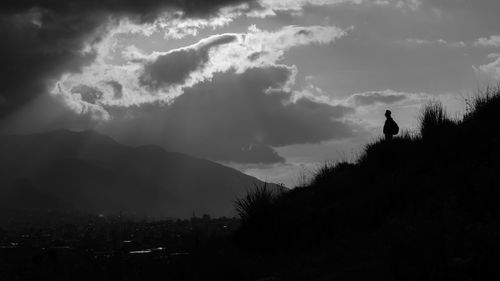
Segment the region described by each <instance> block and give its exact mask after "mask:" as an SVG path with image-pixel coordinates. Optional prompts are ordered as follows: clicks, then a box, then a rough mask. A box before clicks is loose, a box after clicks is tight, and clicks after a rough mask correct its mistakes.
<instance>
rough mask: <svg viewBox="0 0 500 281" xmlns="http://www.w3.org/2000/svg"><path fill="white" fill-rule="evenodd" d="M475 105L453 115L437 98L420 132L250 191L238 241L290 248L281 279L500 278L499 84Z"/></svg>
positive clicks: (282, 251)
mask: <svg viewBox="0 0 500 281" xmlns="http://www.w3.org/2000/svg"><path fill="white" fill-rule="evenodd" d="M470 106H471V108H470V109H469V111H468V112H467V114H466V115H465V116H464V117H463V119H461V120H451V119H449V118H448V117H447V116H446V113H445V111H444V109H443V108H442V106H441V105H440V104H431V105H429V106H427V107H426V108H425V109H424V110H423V112H422V116H421V119H420V121H421V127H420V131H419V132H418V133H414V134H410V133H406V134H403V135H402V136H399V137H396V138H395V139H393V140H392V141H387V140H384V139H380V140H378V141H375V142H374V143H371V144H368V145H367V146H366V148H365V152H364V153H363V154H362V155H361V157H360V158H359V159H358V160H357V161H356V162H355V163H338V164H336V165H325V166H324V167H323V168H322V169H320V170H319V171H318V173H317V175H316V177H315V178H314V179H313V180H312V181H311V183H310V184H309V185H308V186H305V187H300V188H295V189H293V190H291V191H289V192H286V193H283V194H273V193H272V192H267V193H266V192H263V191H260V193H253V194H251V195H252V196H253V197H252V196H247V197H244V198H242V199H241V200H240V204H239V205H240V206H241V205H242V204H241V203H245V202H246V203H249V204H248V205H245V204H243V206H245V209H244V210H243V216H242V217H243V225H242V227H241V228H240V230H239V233H238V235H237V238H238V240H239V241H240V244H241V245H242V246H244V247H246V248H248V249H252V251H253V250H255V249H257V251H259V252H260V253H261V254H262V253H264V254H266V253H267V254H268V255H267V256H268V257H273V256H276V255H278V256H281V257H283V260H284V261H282V262H277V263H275V266H274V267H275V268H277V269H276V271H277V272H278V273H277V274H276V276H281V277H280V278H277V280H496V279H497V278H498V277H500V269H499V267H498V266H497V265H498V263H499V262H500V243H499V241H500V223H499V222H500V173H499V171H500V92H499V91H496V93H494V94H489V95H485V96H483V97H480V98H477V99H476V100H475V101H474V102H473V103H472V104H471V105H470ZM270 253H272V254H270ZM264 256H266V255H264ZM271 260H274V261H275V260H279V259H276V258H272V259H271ZM491 276H496V278H491Z"/></svg>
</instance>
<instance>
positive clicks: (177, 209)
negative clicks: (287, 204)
mask: <svg viewBox="0 0 500 281" xmlns="http://www.w3.org/2000/svg"><path fill="white" fill-rule="evenodd" d="M0 155H1V158H0V171H1V179H0V181H1V185H0V186H1V188H0V198H1V199H0V207H6V208H17V209H56V210H64V211H84V212H91V213H118V212H121V211H123V212H124V213H129V214H135V215H139V216H144V215H147V216H152V217H167V216H168V217H181V218H182V217H189V216H191V215H192V214H193V213H195V214H204V213H206V214H209V215H211V216H233V215H234V214H235V212H234V208H233V201H234V199H235V198H236V197H238V196H242V195H243V194H245V192H246V191H247V190H248V189H251V188H252V187H253V186H256V185H260V184H262V182H261V181H259V180H258V179H256V178H253V177H250V176H248V175H245V174H243V173H241V172H239V171H237V170H234V169H232V168H229V167H225V166H223V165H220V164H217V163H214V162H211V161H208V160H203V159H198V158H195V157H191V156H188V155H185V154H181V153H172V152H166V151H164V150H163V149H162V148H160V147H157V146H140V147H129V146H125V145H121V144H119V143H117V142H116V141H114V140H113V139H111V138H110V137H107V136H105V135H102V134H99V133H97V132H94V131H84V132H72V131H67V130H59V131H52V132H48V133H40V134H33V135H10V136H1V137H0ZM270 186H272V187H275V186H274V185H270Z"/></svg>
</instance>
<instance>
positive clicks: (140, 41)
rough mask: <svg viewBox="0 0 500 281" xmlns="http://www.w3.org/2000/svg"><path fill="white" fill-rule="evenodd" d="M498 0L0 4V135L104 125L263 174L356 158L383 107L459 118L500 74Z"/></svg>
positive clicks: (301, 177)
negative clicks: (433, 107) (432, 108)
mask: <svg viewBox="0 0 500 281" xmlns="http://www.w3.org/2000/svg"><path fill="white" fill-rule="evenodd" d="M499 10H500V2H499V1H496V0H474V1H472V0H252V1H245V0H217V1H203V0H175V1H169V0H164V1H161V0H143V1H132V0H99V1H97V0H85V1H84V0H65V1H62V0H61V1H59V0H50V1H41V0H25V1H10V0H7V1H2V3H1V4H0V37H1V39H2V44H0V77H1V78H0V79H1V80H0V81H1V82H2V87H1V88H0V133H2V134H12V133H34V132H43V131H50V130H55V129H71V130H96V131H99V132H101V133H103V134H106V135H109V136H111V137H113V138H115V139H116V140H117V141H119V142H121V143H124V144H129V145H146V144H154V145H159V146H161V147H163V148H165V149H166V150H168V151H178V152H183V153H187V154H190V155H194V156H197V157H202V158H206V159H210V160H213V161H217V162H219V163H221V164H224V165H228V166H231V167H234V168H236V169H239V170H241V171H243V172H245V173H247V174H250V175H252V176H256V177H258V178H260V179H263V180H267V181H272V182H277V183H284V184H285V185H287V186H289V187H293V186H296V185H301V184H304V183H305V182H306V181H307V180H308V179H309V178H310V177H311V175H312V174H313V173H314V171H315V170H316V169H318V167H320V166H321V165H324V164H325V163H334V162H337V161H354V160H355V159H356V158H357V157H358V156H359V155H360V153H362V148H363V146H364V145H365V144H366V143H368V142H370V141H374V140H376V139H377V138H379V137H380V136H381V134H382V133H381V132H382V130H381V128H382V126H383V122H384V112H385V110H386V109H390V110H391V111H392V112H393V114H392V115H393V118H394V119H395V120H396V122H398V124H399V127H400V128H401V129H402V130H403V131H409V132H415V131H416V130H417V129H418V116H419V112H420V109H421V108H422V106H423V105H425V104H427V103H429V102H435V101H439V102H441V103H442V104H443V105H444V106H445V107H446V109H447V111H448V113H449V115H450V116H451V117H453V118H459V117H460V116H461V114H463V113H464V112H465V110H466V104H467V101H468V100H470V98H471V97H472V96H474V95H475V94H477V93H479V92H481V90H482V89H484V88H486V87H488V86H492V85H497V81H498V80H499V79H500V18H499V17H498V15H497V12H498V11H499Z"/></svg>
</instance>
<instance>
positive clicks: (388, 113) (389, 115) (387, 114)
mask: <svg viewBox="0 0 500 281" xmlns="http://www.w3.org/2000/svg"><path fill="white" fill-rule="evenodd" d="M385 117H386V118H389V117H391V111H390V110H386V111H385Z"/></svg>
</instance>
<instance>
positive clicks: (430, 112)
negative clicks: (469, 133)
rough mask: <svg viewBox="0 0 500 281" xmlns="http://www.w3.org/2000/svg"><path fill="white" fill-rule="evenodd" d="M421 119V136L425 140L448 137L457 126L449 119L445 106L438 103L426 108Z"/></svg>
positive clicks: (432, 103) (430, 104)
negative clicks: (448, 133)
mask: <svg viewBox="0 0 500 281" xmlns="http://www.w3.org/2000/svg"><path fill="white" fill-rule="evenodd" d="M419 119H420V134H421V136H422V138H425V139H429V138H434V137H437V136H442V135H446V133H447V132H448V131H450V130H451V129H453V127H454V126H455V123H454V122H453V121H452V120H450V119H449V118H448V115H447V114H446V110H445V109H444V107H443V104H442V103H441V102H436V101H435V102H431V103H429V104H428V105H427V106H425V107H424V109H423V110H422V113H421V116H420V118H419Z"/></svg>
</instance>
